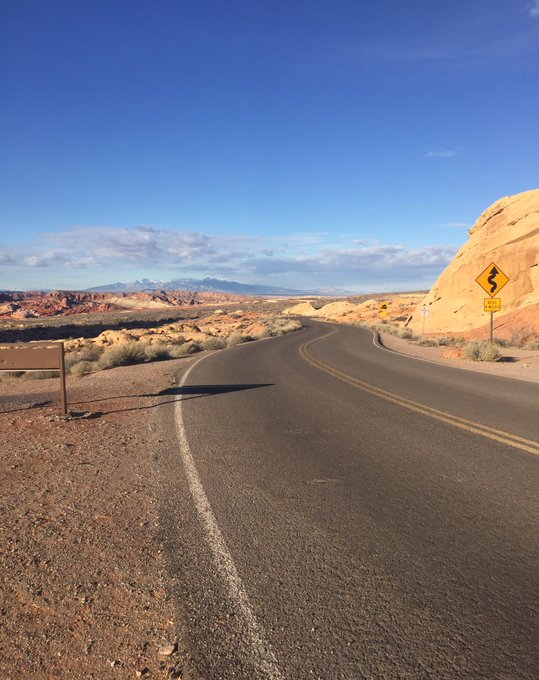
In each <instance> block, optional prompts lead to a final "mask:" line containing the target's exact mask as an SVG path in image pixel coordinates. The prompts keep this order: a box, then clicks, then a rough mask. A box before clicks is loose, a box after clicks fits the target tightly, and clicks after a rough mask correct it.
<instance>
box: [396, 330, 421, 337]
mask: <svg viewBox="0 0 539 680" xmlns="http://www.w3.org/2000/svg"><path fill="white" fill-rule="evenodd" d="M397 335H398V336H399V338H402V339H403V340H417V335H415V333H414V332H413V331H412V330H411V329H410V328H401V329H400V330H399V331H398V332H397Z"/></svg>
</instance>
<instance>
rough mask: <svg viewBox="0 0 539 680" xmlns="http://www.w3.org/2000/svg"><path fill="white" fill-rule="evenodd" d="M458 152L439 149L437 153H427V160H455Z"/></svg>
mask: <svg viewBox="0 0 539 680" xmlns="http://www.w3.org/2000/svg"><path fill="white" fill-rule="evenodd" d="M456 155H457V152H456V151H454V150H453V149H438V150H437V151H427V153H426V154H425V158H454V157H455V156H456Z"/></svg>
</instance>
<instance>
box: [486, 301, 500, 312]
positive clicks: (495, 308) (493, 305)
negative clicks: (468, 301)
mask: <svg viewBox="0 0 539 680" xmlns="http://www.w3.org/2000/svg"><path fill="white" fill-rule="evenodd" d="M483 303H484V310H485V312H501V311H502V300H501V298H485V299H484V300H483Z"/></svg>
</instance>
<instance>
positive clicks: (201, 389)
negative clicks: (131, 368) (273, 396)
mask: <svg viewBox="0 0 539 680" xmlns="http://www.w3.org/2000/svg"><path fill="white" fill-rule="evenodd" d="M257 387H273V383H257V384H252V385H251V384H245V385H183V386H178V387H168V388H167V389H166V390H161V392H158V393H157V394H144V395H142V396H144V397H161V396H165V395H169V394H178V395H180V396H181V395H185V394H196V395H199V396H209V395H212V394H227V393H229V392H242V391H243V390H254V389H256V388H257Z"/></svg>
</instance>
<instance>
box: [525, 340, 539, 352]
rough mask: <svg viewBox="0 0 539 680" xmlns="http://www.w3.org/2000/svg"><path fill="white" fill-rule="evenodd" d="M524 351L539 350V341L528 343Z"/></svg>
mask: <svg viewBox="0 0 539 680" xmlns="http://www.w3.org/2000/svg"><path fill="white" fill-rule="evenodd" d="M522 349H530V350H535V349H539V340H534V341H532V342H527V343H526V344H525V345H524V347H523V348H522Z"/></svg>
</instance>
